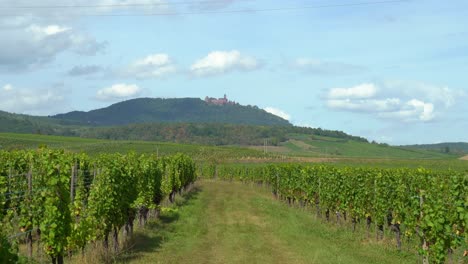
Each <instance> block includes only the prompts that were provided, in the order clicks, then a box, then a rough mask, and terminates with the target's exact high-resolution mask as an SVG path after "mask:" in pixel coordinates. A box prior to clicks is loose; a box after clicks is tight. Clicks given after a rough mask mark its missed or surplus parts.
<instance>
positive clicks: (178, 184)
mask: <svg viewBox="0 0 468 264" xmlns="http://www.w3.org/2000/svg"><path fill="white" fill-rule="evenodd" d="M195 172H196V170H195V164H194V162H193V161H192V160H191V159H190V158H189V157H187V156H186V155H183V154H176V155H173V156H169V157H157V156H155V155H140V156H139V155H136V154H127V155H121V154H102V155H100V156H98V157H95V158H90V157H89V156H87V155H85V154H72V153H66V152H64V151H60V150H50V149H47V148H42V149H39V150H35V151H13V152H0V220H1V221H0V244H1V249H0V262H2V263H10V262H16V261H17V260H18V256H17V254H16V251H17V250H14V248H15V247H16V248H17V246H18V243H25V244H26V245H27V255H28V256H29V258H31V257H32V255H33V246H34V242H36V243H37V244H36V245H35V246H34V247H36V249H37V250H38V251H39V250H43V251H44V252H45V253H46V254H47V255H48V256H50V259H51V260H52V263H63V259H64V256H65V255H68V256H70V255H72V254H76V253H80V254H83V253H84V250H85V248H86V246H87V245H89V244H92V243H94V244H95V243H96V242H97V241H102V243H103V246H104V248H106V250H107V251H110V249H109V246H110V243H109V242H110V241H109V237H110V236H111V239H112V242H113V243H112V245H113V250H114V251H118V250H119V234H120V231H121V230H123V233H124V234H125V235H126V236H131V235H132V232H133V223H134V222H135V220H138V222H139V223H140V224H141V225H144V224H145V223H146V221H147V219H148V217H150V216H156V215H157V214H158V211H159V204H160V203H161V201H162V200H163V199H164V198H165V197H168V198H169V200H170V201H174V197H175V195H176V193H178V192H182V191H183V190H185V189H187V188H190V187H191V185H192V183H193V182H194V181H195V180H196V174H195ZM136 218H137V219H136ZM11 244H13V245H11Z"/></svg>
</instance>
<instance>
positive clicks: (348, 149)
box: [250, 134, 459, 159]
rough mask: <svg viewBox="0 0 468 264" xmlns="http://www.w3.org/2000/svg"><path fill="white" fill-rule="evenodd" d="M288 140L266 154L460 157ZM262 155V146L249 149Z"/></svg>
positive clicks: (351, 142)
mask: <svg viewBox="0 0 468 264" xmlns="http://www.w3.org/2000/svg"><path fill="white" fill-rule="evenodd" d="M289 136H290V138H291V139H290V140H288V141H287V142H284V143H281V144H280V145H279V146H267V147H266V150H267V152H270V153H274V154H278V155H286V156H301V157H326V158H341V157H347V158H349V157H351V158H384V159H385V158H392V159H394V158H397V159H455V158H457V157H459V156H457V155H450V154H445V153H440V152H435V151H428V150H423V149H409V148H403V147H393V146H388V145H384V144H369V143H365V142H358V141H354V140H347V139H339V138H330V137H323V136H312V135H305V134H291V135H289ZM250 148H252V149H256V150H260V151H264V150H265V147H264V146H255V147H250Z"/></svg>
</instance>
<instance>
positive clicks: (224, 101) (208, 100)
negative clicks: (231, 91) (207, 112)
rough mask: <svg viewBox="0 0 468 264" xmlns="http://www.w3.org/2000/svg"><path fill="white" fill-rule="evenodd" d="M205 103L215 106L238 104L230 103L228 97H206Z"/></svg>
mask: <svg viewBox="0 0 468 264" xmlns="http://www.w3.org/2000/svg"><path fill="white" fill-rule="evenodd" d="M205 102H206V103H207V104H214V105H234V104H236V102H234V101H229V100H228V99H227V96H226V95H224V97H223V98H214V97H208V96H207V97H205Z"/></svg>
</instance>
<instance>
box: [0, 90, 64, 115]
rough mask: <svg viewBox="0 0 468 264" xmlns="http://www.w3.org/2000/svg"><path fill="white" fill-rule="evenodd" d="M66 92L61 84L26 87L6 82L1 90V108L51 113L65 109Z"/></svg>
mask: <svg viewBox="0 0 468 264" xmlns="http://www.w3.org/2000/svg"><path fill="white" fill-rule="evenodd" d="M64 94H65V92H64V91H63V89H62V87H61V86H55V87H52V88H47V89H43V88H36V89H24V88H16V87H14V86H13V85H11V84H6V85H4V86H3V88H2V89H1V90H0V110H3V111H7V112H13V113H21V114H37V115H42V114H51V113H52V112H54V111H59V110H63V109H60V108H61V107H63V103H64V102H65V96H64Z"/></svg>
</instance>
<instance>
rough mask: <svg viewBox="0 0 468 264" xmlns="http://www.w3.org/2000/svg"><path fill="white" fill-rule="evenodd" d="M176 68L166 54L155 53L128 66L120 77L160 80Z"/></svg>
mask: <svg viewBox="0 0 468 264" xmlns="http://www.w3.org/2000/svg"><path fill="white" fill-rule="evenodd" d="M176 70H177V69H176V66H175V64H174V63H173V61H172V59H171V58H170V57H169V55H167V54H163V53H157V54H151V55H148V56H146V57H145V58H142V59H139V60H136V61H134V62H133V63H131V64H130V65H128V67H127V68H126V69H124V70H122V71H121V74H120V75H123V76H125V77H134V78H138V79H146V78H161V77H164V76H166V75H168V74H171V73H174V72H176Z"/></svg>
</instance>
